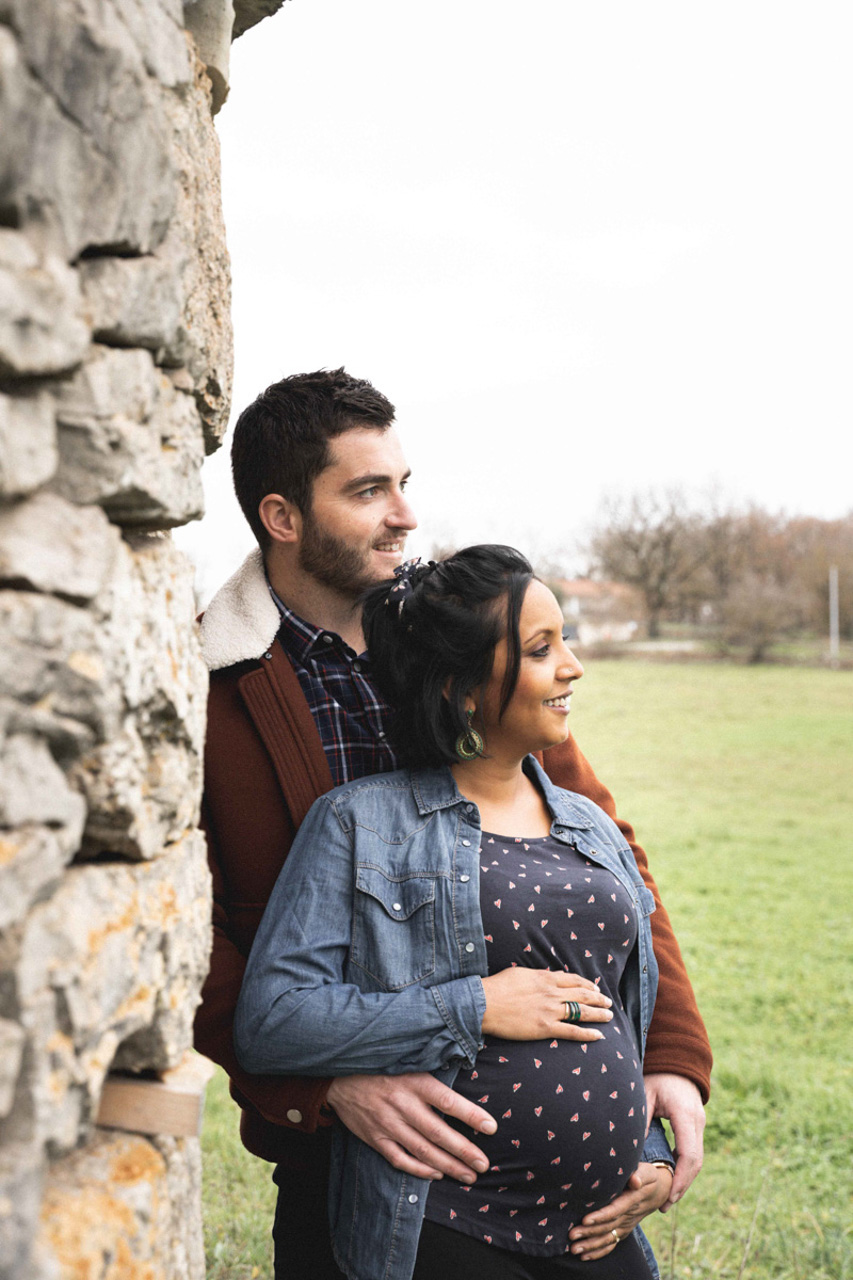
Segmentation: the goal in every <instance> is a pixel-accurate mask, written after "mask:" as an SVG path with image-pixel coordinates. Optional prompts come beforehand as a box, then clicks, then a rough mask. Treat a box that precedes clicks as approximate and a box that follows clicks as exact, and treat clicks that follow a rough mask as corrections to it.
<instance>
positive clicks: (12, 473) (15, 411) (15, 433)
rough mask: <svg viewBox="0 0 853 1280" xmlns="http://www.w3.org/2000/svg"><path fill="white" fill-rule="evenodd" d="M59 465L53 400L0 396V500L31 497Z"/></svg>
mask: <svg viewBox="0 0 853 1280" xmlns="http://www.w3.org/2000/svg"><path fill="white" fill-rule="evenodd" d="M58 462H59V450H58V448H57V445H56V415H55V413H54V408H53V399H52V397H51V396H49V395H48V394H47V392H44V391H41V392H36V393H35V394H27V395H19V396H18V395H15V396H5V395H0V497H4V498H18V497H22V496H23V495H24V494H27V493H32V492H33V490H34V489H38V488H39V486H40V485H43V484H45V483H46V482H47V481H48V480H50V478H51V476H52V475H53V473H54V472H55V471H56V467H57V464H58Z"/></svg>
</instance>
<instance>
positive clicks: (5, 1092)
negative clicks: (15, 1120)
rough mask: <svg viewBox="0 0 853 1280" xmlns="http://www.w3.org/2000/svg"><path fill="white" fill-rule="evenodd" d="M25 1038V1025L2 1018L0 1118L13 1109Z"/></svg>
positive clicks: (0, 1019)
mask: <svg viewBox="0 0 853 1280" xmlns="http://www.w3.org/2000/svg"><path fill="white" fill-rule="evenodd" d="M24 1038H25V1037H24V1028H23V1027H20V1026H19V1025H18V1023H17V1022H10V1021H9V1019H8V1018H0V1118H2V1117H3V1116H7V1115H8V1114H9V1112H10V1110H11V1109H12V1099H13V1098H14V1096H15V1085H16V1084H17V1081H18V1073H19V1072H20V1070H21V1057H22V1054H23V1050H24Z"/></svg>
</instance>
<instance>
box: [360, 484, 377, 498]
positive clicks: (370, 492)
mask: <svg viewBox="0 0 853 1280" xmlns="http://www.w3.org/2000/svg"><path fill="white" fill-rule="evenodd" d="M378 492H379V485H378V484H372V485H371V486H370V488H369V489H359V491H358V496H359V497H360V498H373V497H375V496H376V494H377V493H378Z"/></svg>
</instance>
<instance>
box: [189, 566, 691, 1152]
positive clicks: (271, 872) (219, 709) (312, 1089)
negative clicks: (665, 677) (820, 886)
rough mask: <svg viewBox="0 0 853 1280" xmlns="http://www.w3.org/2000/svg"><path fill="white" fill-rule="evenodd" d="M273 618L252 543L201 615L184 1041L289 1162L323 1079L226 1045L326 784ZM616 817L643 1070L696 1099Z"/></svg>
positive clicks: (665, 931) (315, 737) (683, 998)
mask: <svg viewBox="0 0 853 1280" xmlns="http://www.w3.org/2000/svg"><path fill="white" fill-rule="evenodd" d="M278 625H279V614H278V609H277V608H276V606H275V603H274V601H273V600H272V598H271V596H270V594H269V591H268V589H267V585H266V579H265V577H264V573H263V565H262V561H261V557H260V553H259V552H253V553H252V554H251V555H250V556H249V558H248V559H247V560H246V562H245V563H244V565H243V566H242V568H241V569H239V570H238V571H237V573H236V574H234V576H233V577H232V578H230V579H229V581H228V582H227V583H226V584H225V586H224V587H222V589H221V590H220V591H219V593H218V594H217V595H216V596H215V597H214V599H213V601H212V602H211V604H210V607H209V608H208V610H207V612H206V614H205V616H204V619H203V622H202V647H203V650H204V653H205V657H206V659H207V662H208V666H209V667H210V670H211V676H210V701H209V704H208V732H207V746H206V753H205V794H204V811H203V825H204V827H205V829H206V831H207V838H208V848H209V856H210V867H211V872H212V875H213V898H214V909H213V934H214V936H213V956H212V960H211V966H210V973H209V976H208V978H207V981H206V983H205V986H204V991H203V998H202V1004H201V1006H200V1008H199V1011H198V1014H197V1016H196V1036H195V1039H196V1045H197V1047H198V1048H199V1049H200V1050H201V1052H202V1053H205V1054H207V1055H208V1057H210V1058H213V1060H214V1061H215V1062H218V1063H220V1064H221V1065H222V1066H223V1067H224V1068H225V1070H226V1071H227V1073H228V1075H229V1076H230V1078H231V1091H232V1093H233V1095H234V1097H235V1098H236V1100H237V1102H238V1103H239V1104H240V1106H241V1107H242V1109H243V1119H242V1126H241V1133H242V1138H243V1142H244V1143H245V1145H246V1146H247V1147H248V1149H249V1150H250V1151H252V1152H253V1153H254V1154H255V1155H258V1156H261V1157H262V1158H263V1159H266V1160H271V1161H277V1162H278V1161H283V1162H290V1163H293V1164H294V1167H298V1166H299V1164H300V1163H301V1161H302V1160H303V1158H304V1154H305V1143H306V1138H305V1137H304V1135H305V1134H310V1133H312V1132H313V1131H314V1130H315V1129H316V1128H317V1125H318V1123H319V1124H323V1123H324V1119H323V1117H322V1116H321V1112H320V1109H321V1107H322V1105H323V1103H324V1101H325V1096H326V1090H327V1088H328V1084H329V1082H328V1081H327V1080H318V1079H302V1078H300V1079H294V1078H290V1077H283V1076H251V1075H248V1074H247V1073H246V1072H245V1071H243V1070H242V1069H241V1068H240V1066H239V1065H238V1063H237V1059H236V1057H235V1054H234V1048H233V1044H232V1022H233V1016H234V1008H235V1005H236V1003H237V996H238V994H239V991H240V983H241V981H242V978H243V970H244V967H245V962H246V957H247V956H248V954H249V949H250V947H251V945H252V939H253V938H254V936H255V930H256V929H257V927H258V925H259V923H260V919H261V916H262V915H263V911H264V907H265V906H266V903H267V899H268V898H269V895H270V892H271V891H272V887H273V885H274V884H275V881H276V878H277V876H278V873H279V871H280V870H281V866H282V863H283V862H284V860H285V858H286V857H287V853H288V850H289V849H290V846H291V844H292V842H293V838H294V836H295V834H296V831H297V830H298V828H299V824H300V823H301V822H302V819H303V818H304V817H305V814H306V813H307V812H308V810H309V809H310V807H311V805H312V804H313V803H314V801H315V800H316V799H317V798H318V796H320V795H322V794H323V793H324V792H326V791H329V790H331V788H332V785H333V783H332V778H331V774H330V773H329V768H328V765H327V763H326V758H325V754H324V751H323V746H322V743H321V741H320V737H319V734H318V732H317V729H316V726H315V724H314V720H313V717H312V715H311V712H310V710H309V708H308V704H307V703H306V701H305V698H304V696H303V694H302V690H301V688H300V685H299V681H298V678H297V676H296V674H295V672H294V670H293V668H292V667H291V665H290V663H289V662H288V660H287V657H286V656H285V653H284V651H283V649H282V648H281V646H280V645H279V644H277V643H276V642H275V637H276V633H277V631H278ZM543 763H544V765H545V768H546V770H547V772H548V774H549V776H550V777H551V778H552V779H553V781H554V782H555V783H557V785H559V786H561V787H565V788H566V789H567V790H569V791H578V792H580V793H581V794H582V795H586V796H589V797H590V799H592V800H594V801H595V802H596V804H598V805H600V806H601V808H602V809H604V810H605V812H606V813H608V814H610V816H611V817H612V818H616V808H615V805H614V803H613V798H612V796H611V795H610V793H609V791H607V789H606V788H605V787H603V786H602V784H601V783H600V782H599V781H598V779H597V778H596V776H595V774H594V773H593V771H592V769H591V768H590V766H589V764H588V763H587V761H586V760H585V759H584V757H583V755H582V754H581V752H580V751H579V750H578V748H577V746H576V744H575V742H574V739H573V738H569V740H568V741H567V742H566V743H564V744H562V745H561V746H559V747H554V748H552V749H551V750H549V751H547V752H546V753H545V755H544V760H543ZM617 821H618V819H617ZM619 826H620V828H621V830H622V832H623V834H624V835H625V837H626V839H627V840H628V841H629V842H630V843H631V845H632V848H633V849H634V853H635V855H636V858H637V864H638V866H639V868H640V871H641V872H642V875H643V878H644V879H645V881H646V884H647V885H648V886H649V888H650V889H651V890H652V892H653V893H654V896H655V900H656V902H657V910H656V911H655V913H654V915H653V916H652V935H653V939H654V947H655V956H656V957H657V961H658V965H659V968H660V984H659V987H658V996H657V1003H656V1005H655V1013H654V1017H653V1019H652V1025H651V1027H650V1029H649V1037H648V1044H647V1049H646V1058H645V1064H644V1065H645V1070H646V1071H647V1072H652V1071H670V1072H674V1073H675V1074H677V1075H683V1076H687V1077H688V1078H689V1079H691V1080H693V1081H695V1083H696V1084H697V1085H698V1087H699V1089H700V1092H701V1093H702V1096H703V1099H705V1100H707V1097H708V1091H709V1086H710V1071H711V1050H710V1046H709V1043H708V1037H707V1034H706V1031H705V1027H704V1025H703V1023H702V1019H701V1017H700V1015H699V1011H698V1009H697V1007H696V1000H695V997H694V995H693V990H692V988H691V986H690V980H689V978H688V977H687V973H686V971H685V968H684V962H683V960H682V958H681V952H680V950H679V947H678V943H677V942H676V940H675V936H674V934H673V932H672V926H671V925H670V922H669V918H668V916H667V914H666V911H665V910H664V908H663V907H662V906H661V903H660V897H659V895H658V891H657V887H656V885H655V883H654V880H653V879H652V877H651V875H650V873H649V870H648V863H647V860H646V855H645V853H644V852H643V850H642V849H641V848H640V846H639V845H637V844H636V842H635V841H634V833H633V830H632V828H631V827H630V826H629V825H628V823H626V822H621V821H620V822H619ZM318 857H322V850H318ZM300 1130H301V1131H302V1133H301V1134H300V1133H299V1132H298V1131H300ZM309 1141H310V1140H309Z"/></svg>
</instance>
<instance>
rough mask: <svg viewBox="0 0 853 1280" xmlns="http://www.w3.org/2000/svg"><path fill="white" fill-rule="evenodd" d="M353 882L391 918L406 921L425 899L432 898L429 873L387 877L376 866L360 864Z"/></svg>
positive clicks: (433, 883) (432, 883)
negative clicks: (397, 877)
mask: <svg viewBox="0 0 853 1280" xmlns="http://www.w3.org/2000/svg"><path fill="white" fill-rule="evenodd" d="M355 883H356V888H357V889H358V890H359V892H361V893H366V894H369V896H370V897H371V898H375V899H376V901H377V902H378V903H380V904H381V906H382V907H383V909H384V910H385V912H386V913H387V914H388V915H389V916H390V917H391V919H392V920H408V918H409V916H412V915H414V913H415V912H416V911H418V910H420V908H421V907H423V906H424V905H425V904H426V903H427V902H434V901H435V879H434V877H432V876H410V877H409V878H408V879H406V880H389V878H388V876H386V875H385V874H384V873H383V872H381V871H379V870H377V869H376V868H375V867H359V868H358V869H357V871H356V877H355Z"/></svg>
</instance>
